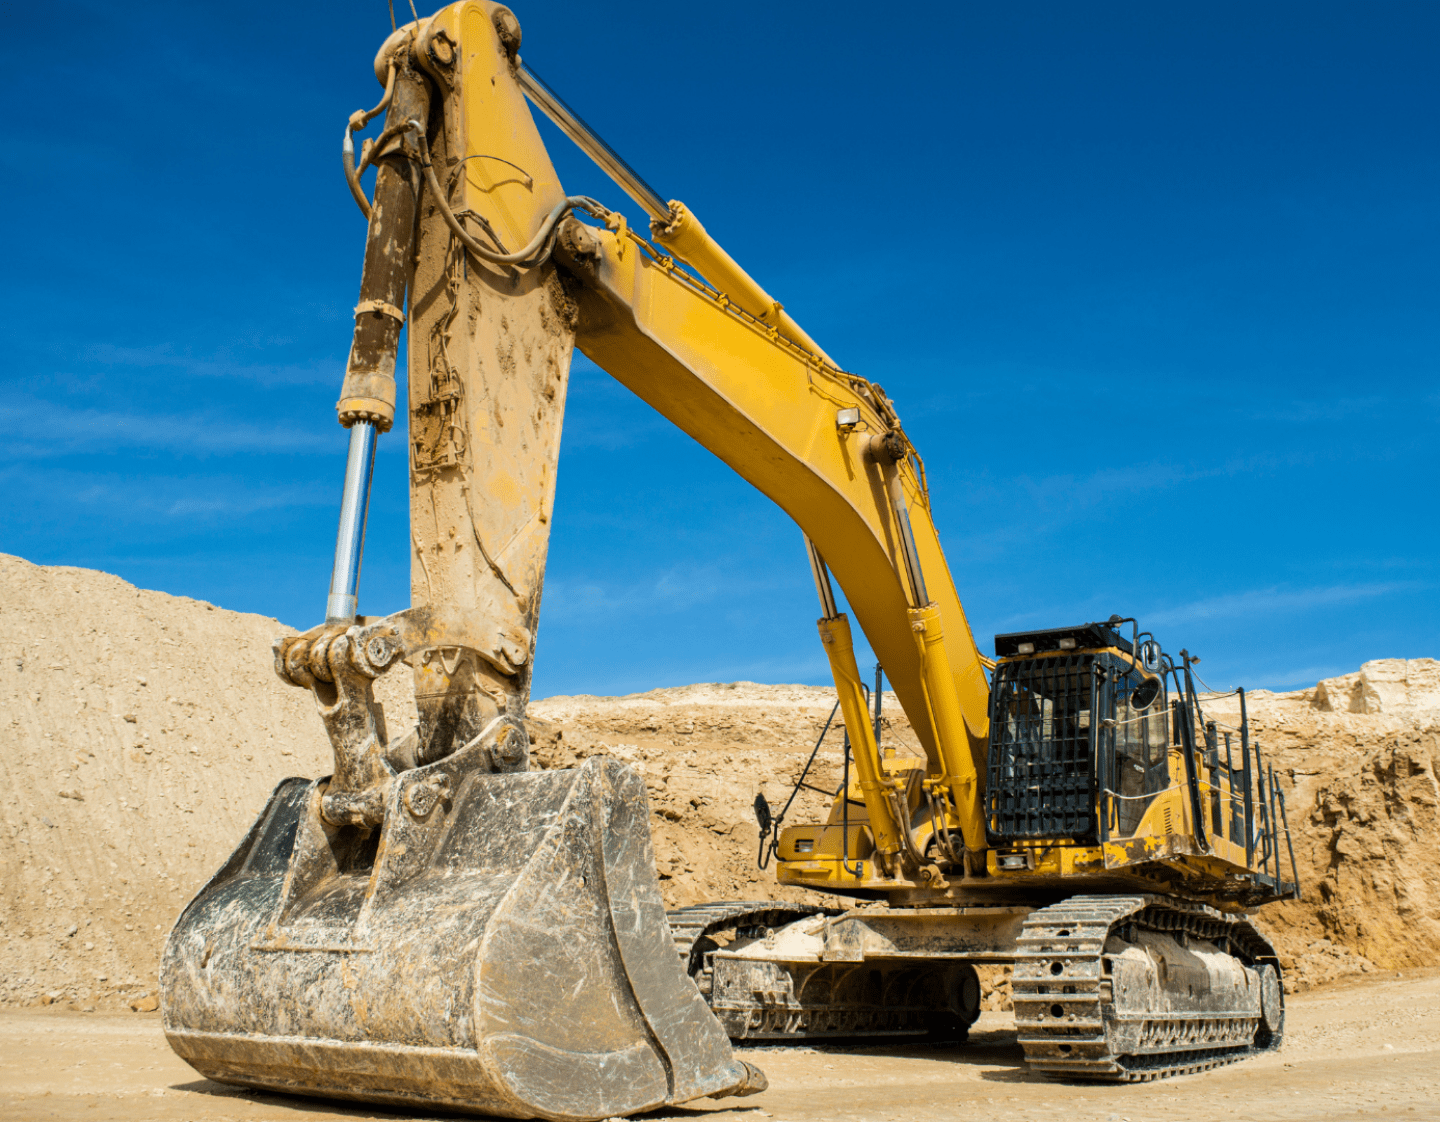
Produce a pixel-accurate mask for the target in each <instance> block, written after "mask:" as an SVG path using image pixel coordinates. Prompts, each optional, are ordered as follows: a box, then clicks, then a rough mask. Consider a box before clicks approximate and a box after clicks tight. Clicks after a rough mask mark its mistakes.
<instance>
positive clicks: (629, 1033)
mask: <svg viewBox="0 0 1440 1122" xmlns="http://www.w3.org/2000/svg"><path fill="white" fill-rule="evenodd" d="M460 762H461V761H457V760H454V759H453V758H451V759H448V760H441V761H439V762H437V763H435V764H431V765H429V766H427V767H421V768H416V769H414V770H412V771H408V772H406V773H405V774H404V776H403V781H402V782H397V783H395V784H393V785H392V787H391V789H390V791H389V793H388V796H387V805H386V808H385V816H384V822H383V825H381V826H380V827H379V828H376V829H374V830H365V829H363V828H361V827H354V826H341V827H336V826H333V825H331V824H330V823H329V822H327V821H326V820H325V819H324V818H323V817H322V816H321V814H320V807H321V798H322V794H323V792H324V790H325V781H324V780H321V781H317V782H311V781H308V780H303V779H287V780H285V781H284V782H283V783H281V784H280V786H279V787H277V788H276V790H275V793H274V794H273V795H272V796H271V798H270V801H269V803H268V804H267V806H266V807H265V809H264V811H263V812H262V813H261V815H260V817H259V819H258V820H257V821H256V822H255V824H254V826H253V827H252V828H251V830H250V832H249V834H248V836H247V837H246V838H245V840H244V842H243V843H242V844H241V845H240V847H239V848H238V849H237V850H236V851H235V852H234V854H233V855H231V857H230V859H229V860H228V861H227V862H226V863H225V866H224V867H223V868H222V869H221V870H220V872H219V873H217V874H216V875H215V877H214V878H213V879H212V880H211V881H210V883H209V884H207V885H206V886H205V888H204V889H203V890H202V891H201V892H200V894H199V895H198V896H196V898H195V899H194V900H193V901H191V903H190V904H189V906H188V907H187V908H186V909H185V911H184V913H183V914H182V915H181V917H180V919H179V920H178V921H177V923H176V925H175V928H174V930H173V931H172V932H171V933H170V937H169V939H168V940H167V942H166V945H165V952H164V957H163V960H162V964H161V994H162V1008H163V1012H164V1026H165V1032H166V1035H167V1037H168V1038H169V1041H170V1044H171V1046H172V1047H173V1048H174V1049H175V1051H176V1052H177V1053H178V1054H179V1055H180V1056H181V1057H182V1058H183V1059H185V1060H186V1061H187V1062H188V1063H189V1064H190V1065H191V1066H192V1067H194V1068H195V1069H196V1070H197V1071H199V1072H200V1073H201V1074H202V1075H205V1076H207V1077H208V1078H210V1079H214V1080H218V1081H220V1082H222V1083H234V1084H241V1085H244V1086H249V1087H259V1088H265V1089H267V1090H274V1091H284V1092H294V1093H299V1094H307V1095H322V1096H327V1097H338V1098H347V1099H362V1100H367V1101H371V1102H383V1103H392V1104H400V1105H405V1106H420V1105H423V1106H426V1107H446V1108H451V1109H458V1110H463V1111H474V1112H477V1113H484V1114H493V1115H503V1116H508V1117H512V1118H550V1119H566V1120H570V1119H574V1120H577V1122H579V1120H584V1119H600V1118H607V1117H610V1116H613V1115H624V1114H631V1113H634V1112H636V1111H643V1110H650V1109H653V1108H656V1107H660V1106H665V1105H669V1104H674V1103H680V1102H684V1101H686V1100H689V1099H694V1098H699V1097H702V1096H706V1095H710V1096H724V1095H731V1094H747V1093H751V1092H753V1091H758V1090H761V1089H763V1087H764V1085H765V1084H764V1076H763V1075H762V1074H761V1073H760V1072H759V1071H758V1070H757V1069H755V1068H752V1067H750V1066H749V1065H747V1064H744V1063H742V1062H741V1061H738V1060H736V1059H735V1057H734V1056H733V1054H732V1053H731V1050H730V1043H729V1041H728V1039H727V1038H726V1035H725V1033H724V1031H723V1030H722V1029H721V1027H720V1025H719V1023H718V1022H717V1021H716V1020H715V1018H714V1017H713V1016H712V1015H711V1013H710V1011H709V1009H708V1008H707V1007H706V1005H705V1003H704V1000H703V999H702V998H701V996H700V994H699V991H698V990H697V989H696V988H695V986H694V984H693V983H692V982H691V981H690V979H689V978H688V977H687V976H686V975H685V973H684V971H683V970H682V968H681V965H680V963H679V961H678V959H677V956H676V954H675V950H674V945H673V943H672V941H671V937H670V930H669V927H668V925H667V923H666V919H665V911H664V905H663V903H662V902H661V899H660V893H659V888H658V882H657V880H656V877H655V862H654V854H653V851H652V849H651V845H650V835H649V828H648V819H649V808H648V803H647V800H646V797H645V789H644V785H643V783H642V781H641V780H640V778H639V777H638V776H637V775H636V774H635V773H634V772H633V771H632V770H631V769H629V768H628V767H626V766H625V765H623V764H621V763H619V762H617V761H615V760H611V759H606V758H601V757H597V758H593V759H591V760H588V761H587V762H586V763H585V764H584V765H583V766H582V767H580V768H577V769H574V770H568V771H539V772H522V773H514V774H485V773H482V772H478V771H472V772H469V773H468V774H467V770H466V769H465V768H464V767H459V768H457V767H454V766H447V765H454V764H456V763H460ZM452 776H459V777H460V778H458V779H452V778H451V777H452ZM452 787H453V789H452Z"/></svg>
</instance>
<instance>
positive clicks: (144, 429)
mask: <svg viewBox="0 0 1440 1122" xmlns="http://www.w3.org/2000/svg"><path fill="white" fill-rule="evenodd" d="M0 431H4V432H6V433H7V434H8V437H9V439H8V440H7V441H6V442H5V443H3V444H0V457H3V458H6V459H11V460H26V461H29V460H35V459H43V458H47V457H51V456H62V455H69V454H71V453H74V452H92V453H99V454H105V453H109V452H114V451H117V450H119V449H122V448H151V449H156V450H159V449H165V450H168V451H172V452H174V451H181V452H193V453H200V454H208V455H228V454H234V453H238V452H287V453H291V454H310V453H333V452H335V450H336V448H337V447H339V448H343V435H337V434H339V429H338V428H337V429H336V430H335V432H330V431H328V429H324V428H321V427H319V426H317V427H316V428H314V429H297V428H287V427H281V426H276V425H257V424H252V423H249V422H245V421H236V420H233V419H231V418H226V417H217V416H214V415H213V414H191V415H188V416H187V415H183V414H174V413H170V414H167V413H137V412H120V411H116V410H105V409H72V408H70V407H68V406H64V405H56V404H54V403H52V402H47V401H40V400H37V399H34V398H28V399H27V398H20V399H16V400H12V401H9V402H5V403H0Z"/></svg>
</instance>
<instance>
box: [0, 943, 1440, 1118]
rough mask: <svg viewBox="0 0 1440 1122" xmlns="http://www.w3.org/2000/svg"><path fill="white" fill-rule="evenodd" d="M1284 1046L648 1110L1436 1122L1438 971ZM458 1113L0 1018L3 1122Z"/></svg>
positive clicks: (1302, 999)
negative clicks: (246, 1077) (1191, 1064)
mask: <svg viewBox="0 0 1440 1122" xmlns="http://www.w3.org/2000/svg"><path fill="white" fill-rule="evenodd" d="M1288 1012H1289V1018H1288V1023H1287V1026H1286V1028H1287V1031H1286V1040H1285V1046H1284V1048H1283V1049H1282V1050H1281V1051H1280V1052H1279V1053H1277V1054H1271V1055H1265V1056H1261V1057H1258V1058H1256V1059H1253V1060H1249V1061H1247V1062H1245V1063H1242V1064H1238V1065H1236V1066H1234V1067H1227V1068H1222V1069H1219V1070H1217V1071H1212V1072H1207V1073H1204V1074H1201V1075H1191V1076H1182V1077H1180V1078H1177V1079H1173V1080H1170V1081H1167V1082H1164V1083H1152V1084H1141V1085H1124V1086H1094V1085H1088V1086H1087V1085H1080V1086H1076V1085H1064V1084H1057V1083H1052V1082H1050V1081H1049V1080H1046V1079H1043V1078H1040V1077H1038V1076H1032V1075H1029V1074H1027V1073H1026V1072H1025V1071H1024V1070H1023V1068H1022V1065H1021V1053H1020V1048H1019V1046H1018V1045H1017V1044H1016V1042H1015V1030H1014V1026H1013V1023H1012V1021H1011V1018H1010V1014H1008V1013H986V1014H983V1015H982V1016H981V1019H980V1022H979V1023H978V1024H977V1025H976V1027H975V1031H974V1033H973V1036H972V1041H973V1043H971V1044H969V1045H965V1046H963V1047H956V1048H929V1049H927V1048H915V1047H905V1046H891V1047H880V1048H873V1049H861V1050H841V1049H838V1048H835V1049H831V1048H819V1049H803V1050H799V1049H795V1050H790V1049H766V1048H753V1049H744V1050H742V1051H740V1052H739V1054H740V1055H741V1056H742V1057H743V1058H745V1059H748V1060H750V1061H751V1062H752V1063H759V1064H760V1065H761V1066H762V1067H763V1068H764V1069H765V1070H766V1072H767V1073H768V1074H769V1076H770V1090H769V1091H766V1092H764V1093H763V1094H760V1095H756V1096H754V1097H753V1098H748V1099H743V1100H740V1101H735V1100H727V1101H720V1102H712V1101H710V1100H701V1101H699V1102H697V1103H693V1104H690V1105H689V1106H686V1107H682V1108H670V1109H667V1110H663V1111H657V1112H655V1113H653V1114H649V1115H644V1116H642V1117H644V1118H647V1119H655V1120H659V1119H694V1120H695V1122H726V1120H733V1122H747V1120H750V1119H757V1120H765V1119H774V1120H777V1122H781V1120H788V1119H795V1120H811V1119H814V1120H817V1122H818V1120H822V1119H835V1120H837V1122H838V1120H845V1122H851V1120H854V1122H860V1120H867V1122H892V1120H895V1122H901V1120H908V1119H912V1118H914V1119H922V1118H923V1119H957V1120H958V1119H991V1118H994V1119H1005V1120H1007V1122H1040V1120H1042V1119H1043V1120H1044V1122H1090V1120H1092V1119H1093V1120H1099V1122H1123V1120H1125V1119H1129V1120H1131V1122H1200V1120H1202V1119H1203V1120H1205V1122H1216V1120H1219V1122H1223V1120H1225V1119H1231V1118H1234V1119H1244V1120H1250V1119H1254V1120H1257V1122H1271V1120H1275V1122H1281V1120H1284V1122H1289V1120H1297V1122H1298V1120H1306V1122H1309V1120H1324V1122H1330V1120H1342V1119H1353V1118H1366V1117H1374V1116H1377V1115H1380V1114H1386V1115H1389V1116H1392V1117H1401V1118H1415V1119H1440V970H1432V971H1422V972H1407V973H1406V974H1405V975H1404V976H1403V977H1399V978H1397V977H1395V976H1394V975H1390V976H1387V977H1386V978H1384V979H1382V980H1378V981H1371V980H1367V981H1365V982H1363V983H1355V984H1348V985H1340V986H1335V987H1331V988H1327V989H1323V990H1319V991H1316V992H1313V993H1309V994H1302V995H1300V996H1297V997H1292V998H1291V999H1290V1002H1289V1010H1288ZM432 1117H449V1118H454V1117H455V1116H454V1115H449V1116H437V1115H429V1114H415V1113H406V1112H403V1111H391V1110H384V1109H376V1108H369V1107H365V1106H358V1107H357V1106H355V1105H352V1104H345V1103H336V1102H326V1101H324V1100H318V1099H302V1098H288V1097H286V1096H283V1095H272V1094H264V1093H258V1092H241V1091H237V1090H235V1089H232V1088H227V1087H223V1086H221V1085H220V1084H217V1083H211V1082H209V1081H208V1080H205V1079H201V1078H200V1077H199V1076H197V1075H196V1074H195V1072H194V1071H192V1070H191V1069H190V1068H188V1067H187V1066H186V1065H185V1064H184V1063H182V1062H181V1061H180V1060H179V1059H177V1058H176V1057H175V1055H174V1054H173V1053H172V1052H171V1051H170V1049H169V1048H168V1047H166V1044H165V1039H164V1037H163V1036H162V1035H161V1032H160V1021H159V1018H158V1017H157V1016H155V1015H153V1014H152V1015H148V1016H146V1015H143V1014H130V1015H126V1016H115V1015H101V1014H80V1013H68V1012H52V1011H51V1010H48V1009H45V1010H41V1009H24V1010H13V1009H12V1010H6V1011H3V1012H0V1119H7V1120H8V1119H26V1120H29V1119H117V1120H124V1122H130V1120H135V1122H141V1120H150V1119H154V1120H156V1122H179V1120H188V1119H196V1120H207V1122H208V1120H214V1122H220V1120H224V1119H234V1120H236V1122H270V1120H272V1119H273V1120H281V1119H284V1120H295V1122H325V1120H328V1119H421V1118H432Z"/></svg>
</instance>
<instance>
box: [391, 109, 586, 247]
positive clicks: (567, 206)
mask: <svg viewBox="0 0 1440 1122" xmlns="http://www.w3.org/2000/svg"><path fill="white" fill-rule="evenodd" d="M409 131H410V132H412V133H414V134H415V141H416V144H417V145H418V147H419V149H420V166H421V167H422V168H424V169H425V182H426V183H428V184H429V185H430V191H431V193H432V194H433V195H434V196H435V205H436V206H437V207H438V208H439V209H440V217H441V218H443V219H444V220H445V225H447V226H449V227H450V232H451V233H452V234H454V235H455V237H456V238H457V239H458V240H459V242H460V244H461V245H463V246H464V247H465V248H466V249H468V250H469V251H470V252H471V253H473V254H474V255H475V256H476V257H478V258H480V259H481V260H482V261H489V262H490V263H491V264H493V265H539V264H541V263H543V262H544V261H545V260H546V259H547V258H548V257H549V256H550V250H551V248H553V239H554V237H555V232H556V230H557V228H558V227H559V225H560V219H562V218H564V217H565V215H566V214H568V213H569V212H570V211H572V210H583V211H585V212H586V213H588V214H590V215H593V216H594V217H595V218H598V219H600V220H601V221H602V222H603V221H605V219H607V218H608V217H609V215H610V211H609V210H607V209H606V208H605V207H604V206H602V205H601V204H600V203H598V202H596V201H595V200H594V199H592V198H590V197H589V196H588V195H569V196H567V197H566V198H565V200H564V201H563V202H561V203H559V204H558V205H557V206H556V207H555V209H554V210H552V211H551V212H550V213H549V214H548V215H546V216H545V220H544V221H543V222H541V223H540V229H538V230H537V231H535V236H534V237H533V238H531V239H530V244H529V245H527V246H525V247H524V248H523V249H517V250H516V251H515V252H514V253H497V252H495V250H493V249H489V248H487V247H486V246H483V245H481V244H480V243H479V242H477V241H476V240H475V239H474V238H472V237H471V236H470V235H469V234H468V233H467V232H466V231H465V227H463V226H461V225H460V220H459V219H458V218H456V217H455V212H454V211H453V210H451V209H450V203H449V201H448V200H447V199H446V198H445V192H444V191H442V190H441V188H440V179H439V177H438V176H437V175H436V174H435V165H434V164H433V163H431V161H430V142H429V141H428V140H427V139H426V138H425V128H424V126H423V125H421V124H420V122H419V121H411V122H410V124H409Z"/></svg>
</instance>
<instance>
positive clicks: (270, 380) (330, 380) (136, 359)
mask: <svg viewBox="0 0 1440 1122" xmlns="http://www.w3.org/2000/svg"><path fill="white" fill-rule="evenodd" d="M84 357H85V358H86V359H87V360H88V361H89V362H90V363H94V364H96V365H100V366H128V367H136V368H141V369H155V368H157V367H158V368H162V369H174V370H181V371H183V372H184V374H185V376H186V377H193V378H237V379H241V380H244V381H249V382H256V383H259V384H260V385H266V386H273V385H314V384H317V383H319V384H322V385H334V386H335V387H336V389H339V387H340V382H341V379H342V377H343V376H344V364H343V362H342V361H341V360H340V359H339V358H327V359H321V360H316V361H313V362H289V363H284V362H282V363H274V362H242V361H240V360H239V359H236V358H233V357H231V356H228V355H215V356H210V357H208V358H197V357H196V356H194V355H190V354H178V353H176V351H175V350H174V349H173V348H172V347H171V346H170V345H169V344H164V343H159V344H153V345H150V346H143V347H121V346H116V345H115V344H113V343H100V344H97V345H95V346H93V347H90V348H88V349H87V350H86V351H85V353H84Z"/></svg>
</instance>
